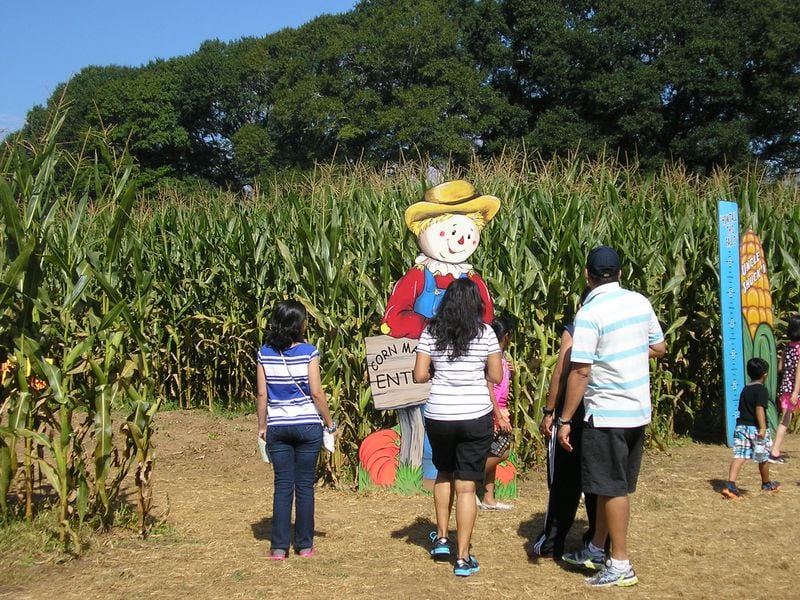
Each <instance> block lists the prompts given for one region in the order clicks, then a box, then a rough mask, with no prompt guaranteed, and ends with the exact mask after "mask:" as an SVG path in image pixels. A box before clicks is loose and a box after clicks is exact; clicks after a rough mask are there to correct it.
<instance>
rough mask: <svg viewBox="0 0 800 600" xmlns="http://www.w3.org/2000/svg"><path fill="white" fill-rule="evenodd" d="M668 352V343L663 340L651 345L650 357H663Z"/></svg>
mask: <svg viewBox="0 0 800 600" xmlns="http://www.w3.org/2000/svg"><path fill="white" fill-rule="evenodd" d="M666 353H667V343H666V342H664V341H663V340H662V341H660V342H658V343H657V344H652V345H651V346H650V352H649V353H648V357H649V358H661V357H662V356H664V355H665V354H666Z"/></svg>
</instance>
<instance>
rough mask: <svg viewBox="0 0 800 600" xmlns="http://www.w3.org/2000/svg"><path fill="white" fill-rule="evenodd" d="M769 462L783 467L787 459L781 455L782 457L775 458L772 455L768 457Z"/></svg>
mask: <svg viewBox="0 0 800 600" xmlns="http://www.w3.org/2000/svg"><path fill="white" fill-rule="evenodd" d="M767 460H768V461H769V462H771V463H772V464H773V465H783V464H786V459H785V458H784V457H783V455H782V454H781V455H780V456H775V455H774V454H770V455H769V456H767Z"/></svg>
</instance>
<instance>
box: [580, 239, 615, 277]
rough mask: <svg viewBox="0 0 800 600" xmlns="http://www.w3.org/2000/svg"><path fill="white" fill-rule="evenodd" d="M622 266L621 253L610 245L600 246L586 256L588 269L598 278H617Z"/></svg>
mask: <svg viewBox="0 0 800 600" xmlns="http://www.w3.org/2000/svg"><path fill="white" fill-rule="evenodd" d="M621 268H622V266H621V265H620V260H619V254H617V251H616V250H614V249H613V248H612V247H610V246H598V247H597V248H594V249H593V250H592V251H591V252H589V256H588V257H586V269H587V270H588V271H589V273H590V274H591V275H592V276H594V277H595V278H597V279H615V278H616V276H617V273H619V271H620V269H621Z"/></svg>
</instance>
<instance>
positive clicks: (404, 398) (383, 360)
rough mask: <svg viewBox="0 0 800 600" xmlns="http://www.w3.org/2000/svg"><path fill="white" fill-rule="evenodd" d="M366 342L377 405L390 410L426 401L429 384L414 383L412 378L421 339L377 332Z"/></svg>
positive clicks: (381, 408)
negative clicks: (377, 333)
mask: <svg viewBox="0 0 800 600" xmlns="http://www.w3.org/2000/svg"><path fill="white" fill-rule="evenodd" d="M364 341H365V342H366V345H367V371H368V373H369V386H370V389H371V390H372V401H373V403H374V404H375V408H377V409H379V410H390V409H396V408H404V407H407V406H416V405H418V404H422V403H424V402H425V401H427V399H428V393H429V391H430V383H414V380H413V379H412V373H413V371H414V362H415V361H416V349H417V342H418V340H414V339H410V338H393V337H391V336H388V335H376V336H372V337H368V338H364Z"/></svg>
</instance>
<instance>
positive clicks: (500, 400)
mask: <svg viewBox="0 0 800 600" xmlns="http://www.w3.org/2000/svg"><path fill="white" fill-rule="evenodd" d="M501 361H502V364H503V379H502V380H501V381H500V383H495V384H494V397H495V399H496V400H497V406H498V407H499V408H500V410H501V411H507V410H508V391H509V388H510V387H511V367H510V365H509V363H508V359H506V355H505V353H503V357H502V359H501Z"/></svg>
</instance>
